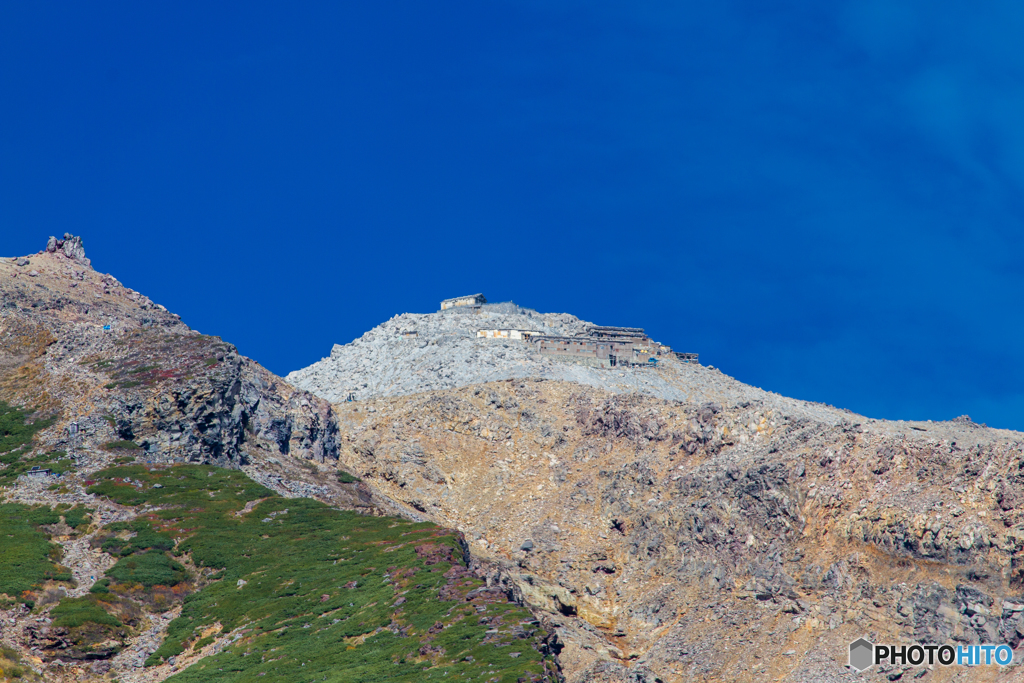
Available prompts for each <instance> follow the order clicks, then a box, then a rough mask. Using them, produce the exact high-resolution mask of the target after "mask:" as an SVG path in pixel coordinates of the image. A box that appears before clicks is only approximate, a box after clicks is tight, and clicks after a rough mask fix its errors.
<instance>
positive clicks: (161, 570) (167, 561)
mask: <svg viewBox="0 0 1024 683" xmlns="http://www.w3.org/2000/svg"><path fill="white" fill-rule="evenodd" d="M107 576H108V577H110V578H111V579H113V580H114V581H117V582H118V583H139V584H142V585H143V586H145V587H146V588H151V587H153V586H174V585H177V584H179V583H181V582H182V581H184V580H185V579H187V578H188V573H187V572H186V571H185V568H184V567H183V566H181V565H180V564H178V563H177V562H175V561H174V560H172V559H171V558H169V557H167V554H166V553H163V552H160V551H158V550H153V551H150V552H146V553H142V554H141V555H129V556H127V557H122V558H121V559H120V560H118V561H117V564H115V565H114V566H113V567H111V568H110V569H109V570H108V571H107Z"/></svg>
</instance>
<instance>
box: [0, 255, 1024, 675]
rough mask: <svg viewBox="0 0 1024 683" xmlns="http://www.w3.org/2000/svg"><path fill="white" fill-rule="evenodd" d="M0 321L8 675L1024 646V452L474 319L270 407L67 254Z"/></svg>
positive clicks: (554, 331) (964, 421)
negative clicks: (867, 646) (862, 646)
mask: <svg viewBox="0 0 1024 683" xmlns="http://www.w3.org/2000/svg"><path fill="white" fill-rule="evenodd" d="M33 272H34V273H35V274H34V275H33ZM0 293H2V295H3V305H2V306H0V401H3V403H2V404H0V485H2V486H3V487H4V488H3V489H0V491H2V496H3V497H2V502H0V530H2V531H6V533H5V534H4V533H0V558H2V559H0V593H3V594H5V596H6V597H4V596H0V609H2V612H0V623H2V624H4V630H3V631H2V632H0V640H2V646H3V648H4V649H3V650H0V669H3V670H4V671H5V672H6V673H7V675H8V676H10V672H11V671H12V670H14V669H18V670H19V672H20V674H21V676H22V677H23V679H25V680H32V679H33V678H35V679H43V680H55V681H64V680H70V679H72V678H75V679H81V680H111V679H113V678H115V677H116V679H117V680H119V681H132V682H135V681H138V682H140V683H141V681H159V680H163V679H164V678H168V677H170V678H171V679H174V680H181V681H185V680H204V681H205V680H224V681H249V680H252V681H257V680H261V679H262V680H281V681H293V680H294V681H313V680H329V681H356V680H358V681H370V680H372V681H378V680H379V681H421V680H434V679H437V680H442V679H444V680H463V679H464V680H482V681H483V680H486V681H503V682H504V681H528V680H536V681H539V680H549V681H554V680H564V681H568V682H569V683H583V682H590V681H599V682H601V681H603V682H609V683H610V682H612V681H615V682H626V681H628V682H630V683H656V682H658V681H661V682H662V683H669V682H677V681H764V680H772V681H788V682H797V681H806V682H815V683H817V682H824V683H828V682H830V681H847V680H854V679H855V676H856V675H857V674H855V673H854V672H853V671H852V670H851V669H850V668H848V666H847V662H848V659H847V658H848V654H849V652H850V649H849V648H850V644H851V643H853V642H855V641H857V640H858V639H861V638H864V639H867V640H868V641H870V642H872V643H878V644H885V643H891V644H893V645H901V644H902V645H912V644H914V643H925V644H945V643H948V644H952V645H956V646H969V645H973V644H996V643H1007V644H1008V645H1010V646H1011V647H1013V648H1019V647H1020V644H1021V642H1022V639H1024V554H1022V553H1024V474H1022V472H1024V438H1022V435H1021V434H1020V433H1017V432H1011V431H1004V430H994V429H989V428H987V427H985V426H983V425H978V424H975V423H973V422H972V421H971V420H970V418H968V417H966V416H964V417H961V418H957V419H956V420H952V421H948V422H892V421H884V420H874V419H869V418H866V417H863V416H860V415H856V414H854V413H852V412H850V411H846V410H842V409H838V408H834V407H831V406H825V405H821V404H815V403H808V402H804V401H798V400H795V399H790V398H786V397H783V396H780V395H778V394H775V393H772V392H769V391H763V390H761V389H758V388H755V387H750V386H748V385H745V384H743V383H742V382H740V381H737V380H736V379H734V378H731V377H729V376H727V375H726V374H724V373H723V372H721V371H720V370H717V369H714V368H710V367H704V366H701V365H699V364H697V363H695V362H692V361H694V360H695V358H693V357H692V356H688V355H685V354H683V355H681V356H677V355H676V353H675V351H692V349H686V348H681V349H675V350H673V349H670V348H669V347H668V346H665V345H664V344H659V343H657V342H654V341H653V340H650V339H648V338H647V337H646V336H645V335H644V334H643V332H642V331H641V330H633V329H628V328H602V327H599V326H596V325H594V324H592V323H590V322H587V321H583V320H579V319H578V318H576V317H575V316H572V315H570V314H566V313H558V314H547V313H540V312H537V311H533V310H531V309H527V308H523V307H521V306H517V305H515V304H511V303H503V304H488V303H485V302H484V301H483V298H482V297H469V298H467V299H468V303H469V304H470V305H468V306H457V307H454V308H446V309H445V310H442V311H438V312H435V313H430V314H402V315H398V316H395V317H394V318H392V319H391V320H389V321H387V322H385V323H383V324H382V325H380V326H379V327H377V328H375V329H374V330H371V331H369V332H367V333H366V334H365V335H363V336H362V337H361V338H360V339H357V340H355V341H353V342H351V343H349V344H344V345H335V346H334V347H333V349H332V351H331V353H330V355H329V356H328V357H327V358H324V359H323V360H321V361H320V362H318V363H315V364H314V365H312V366H310V367H308V368H305V369H301V370H297V371H295V372H293V373H290V374H289V375H288V377H287V378H285V379H284V380H282V379H281V378H278V377H275V376H274V375H273V374H272V373H270V372H268V371H266V370H265V369H263V368H262V367H260V366H259V365H258V364H257V363H255V362H254V361H252V360H249V359H246V358H244V357H242V356H241V355H240V354H238V352H237V350H235V349H234V347H232V346H231V345H230V344H228V343H226V342H224V341H222V340H220V339H218V338H216V337H207V336H204V335H200V334H198V333H196V332H194V331H193V330H190V329H189V328H188V327H187V326H186V325H185V324H184V323H182V322H181V321H180V320H179V319H178V317H177V316H175V315H174V314H172V313H170V312H168V311H166V310H165V309H163V308H162V307H160V306H159V305H157V304H155V303H153V302H151V301H150V300H148V299H147V298H146V297H145V296H143V295H141V294H139V293H137V292H133V291H131V290H129V289H127V288H125V287H123V286H121V285H120V284H119V283H118V282H117V281H116V280H114V279H113V278H112V277H111V276H106V275H102V274H99V273H96V272H95V271H94V270H92V268H91V267H90V266H89V264H88V263H87V260H86V259H85V255H84V249H83V248H82V244H81V240H79V239H77V238H74V237H73V236H70V235H67V236H65V239H64V240H57V239H53V240H51V242H50V243H49V244H48V249H47V251H44V252H41V253H40V254H36V255H31V256H28V257H21V258H18V259H13V260H12V259H5V260H2V261H0ZM602 322H615V321H602ZM108 327H109V329H106V328H108ZM523 337H526V339H524V338H523ZM664 341H667V342H671V341H673V340H664ZM325 343H328V342H327V340H325ZM613 361H614V362H613ZM33 468H38V469H35V470H34V469H33ZM47 470H48V471H47ZM1022 655H1024V653H1021V652H1019V651H1018V652H1017V656H1015V661H1017V662H1019V661H1020V660H1021V656H1022ZM859 676H861V677H863V678H864V679H866V680H878V681H890V680H891V681H896V680H925V681H951V680H958V681H965V680H970V681H1013V680H1019V679H1020V674H1019V672H1018V670H1017V669H1016V667H1010V668H1003V667H999V666H997V665H994V664H993V665H989V666H977V667H970V668H969V667H960V666H948V667H947V666H942V665H938V664H936V665H934V666H932V667H930V668H929V667H928V666H926V665H925V666H917V665H913V664H909V663H906V662H903V663H892V662H883V663H881V664H879V665H874V666H871V667H870V668H868V669H867V670H866V671H864V672H863V673H861V674H859ZM267 677H269V678H267Z"/></svg>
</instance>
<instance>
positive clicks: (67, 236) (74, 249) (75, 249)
mask: <svg viewBox="0 0 1024 683" xmlns="http://www.w3.org/2000/svg"><path fill="white" fill-rule="evenodd" d="M47 246H49V245H47ZM61 249H62V251H63V252H64V255H65V256H67V257H68V258H69V259H72V260H74V261H78V262H79V263H84V264H87V265H88V264H89V259H87V258H86V257H85V247H84V246H83V245H82V238H81V237H79V236H78V235H72V234H71V233H70V232H66V233H64V244H63V245H62V246H61Z"/></svg>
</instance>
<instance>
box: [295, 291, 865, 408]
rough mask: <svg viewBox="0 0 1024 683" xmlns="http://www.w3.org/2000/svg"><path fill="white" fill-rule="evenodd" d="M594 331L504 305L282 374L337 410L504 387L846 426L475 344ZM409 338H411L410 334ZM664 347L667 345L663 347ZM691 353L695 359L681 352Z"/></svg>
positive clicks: (650, 371)
mask: <svg viewBox="0 0 1024 683" xmlns="http://www.w3.org/2000/svg"><path fill="white" fill-rule="evenodd" d="M592 324H593V323H590V322H587V321H584V320H580V319H579V318H577V317H576V316H574V315H571V314H568V313H538V312H536V311H533V310H530V309H526V308H521V307H519V306H516V305H515V304H511V303H501V304H484V305H483V306H481V307H480V308H455V309H449V310H446V311H439V312H436V313H428V314H417V313H403V314H401V315H396V316H394V317H393V318H391V319H390V320H388V321H386V322H384V323H382V324H380V325H378V326H377V327H375V328H373V329H372V330H370V331H368V332H367V333H366V334H364V335H363V336H362V337H359V338H358V339H355V340H354V341H351V342H349V343H348V344H344V345H341V344H336V345H335V346H334V348H333V350H332V351H331V355H330V356H328V357H326V358H323V359H321V360H320V361H319V362H316V363H314V364H312V365H310V366H308V367H306V368H303V369H301V370H295V371H293V372H291V373H289V374H288V375H287V376H286V377H285V379H286V380H287V381H288V382H290V383H291V384H292V385H294V386H296V387H298V388H300V389H303V390H306V391H309V392H311V393H313V394H315V395H316V396H319V397H321V398H323V399H326V400H328V401H331V402H333V403H340V402H342V401H345V400H346V399H347V397H348V396H349V394H352V396H353V398H354V399H355V400H367V399H375V398H385V397H391V396H407V395H410V394H416V393H420V392H424V391H435V390H440V389H451V388H455V387H462V386H469V385H473V384H482V383H484V382H494V381H500V380H506V379H522V378H539V379H547V380H561V381H567V382H575V383H577V384H583V385H588V386H592V387H596V388H600V389H605V390H608V391H612V392H615V393H626V392H641V393H644V394H648V395H651V396H655V397H657V398H662V399H666V400H677V401H698V402H703V401H717V402H724V403H727V404H730V405H731V404H735V403H740V402H742V401H752V400H758V401H765V402H766V403H768V404H771V405H780V406H781V405H782V404H785V405H786V407H787V409H788V410H790V411H795V412H796V414H798V415H803V416H807V417H814V418H815V419H818V420H822V421H824V422H826V423H829V424H835V423H837V422H840V421H842V420H843V419H847V418H848V417H849V415H850V414H849V413H848V412H847V411H841V410H837V409H835V408H831V407H829V406H824V405H821V404H816V403H808V402H805V401H800V400H797V399H790V398H786V397H784V396H780V395H779V394H774V393H771V392H766V391H762V390H761V389H758V388H756V387H752V386H749V385H746V384H743V383H742V382H739V381H737V380H735V379H733V378H732V377H729V376H728V375H725V374H723V373H722V372H720V371H718V370H716V369H714V368H711V367H705V366H700V365H690V364H686V363H682V362H680V361H677V360H676V359H675V358H674V357H671V356H670V357H667V358H664V357H663V359H662V361H661V363H660V364H659V365H660V367H658V368H656V369H655V368H623V367H618V368H595V367H589V366H585V365H580V364H577V363H574V362H572V361H570V360H563V359H559V358H557V357H551V356H542V355H540V354H537V353H533V352H532V349H531V347H530V345H529V344H527V343H526V342H524V341H519V340H514V339H486V338H479V337H477V332H478V331H479V330H483V329H521V330H537V331H538V332H542V333H544V334H549V335H560V336H575V335H578V334H584V333H585V331H586V329H587V327H588V326H590V325H592ZM414 333H415V334H414ZM666 341H668V340H666ZM681 350H684V351H691V350H692V349H681Z"/></svg>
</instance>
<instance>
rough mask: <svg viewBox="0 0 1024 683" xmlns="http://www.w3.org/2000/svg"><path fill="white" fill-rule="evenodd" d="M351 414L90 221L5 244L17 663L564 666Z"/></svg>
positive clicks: (3, 479) (176, 667) (21, 672)
mask: <svg viewBox="0 0 1024 683" xmlns="http://www.w3.org/2000/svg"><path fill="white" fill-rule="evenodd" d="M340 437H341V435H340V432H339V423H338V420H337V417H336V415H335V414H334V412H333V410H332V408H331V406H330V405H329V404H328V403H327V402H326V401H324V400H323V399H320V398H318V397H316V396H314V395H312V394H310V393H308V392H305V391H302V390H297V389H295V388H294V387H293V386H291V385H290V384H288V383H287V382H284V381H282V380H281V379H280V378H278V377H276V376H274V375H273V374H272V373H270V372H268V371H267V370H265V369H264V368H262V367H260V366H259V365H258V364H257V363H255V362H253V361H252V360H249V359H247V358H245V357H243V356H241V355H239V354H238V352H237V350H236V349H235V348H234V347H233V346H232V345H230V344H228V343H226V342H224V341H222V340H221V339H219V338H216V337H209V336H206V335H202V334H199V333H198V332H196V331H194V330H191V329H190V328H189V327H188V326H187V325H185V324H184V323H182V322H181V321H180V319H179V318H178V316H177V315H175V314H172V313H170V312H168V311H167V310H166V309H165V308H164V307H163V306H160V305H159V304H156V303H154V302H152V301H151V300H149V299H148V298H147V297H146V296H144V295H142V294H140V293H138V292H135V291H133V290H131V289H129V288H127V287H124V286H123V285H121V284H120V283H119V282H118V281H117V280H116V279H115V278H113V277H112V276H110V275H105V274H102V273H98V272H96V271H95V270H93V268H92V267H91V264H90V262H89V260H88V259H87V258H86V257H85V252H84V247H83V245H82V241H81V239H80V238H77V237H73V236H71V235H65V237H64V239H62V240H58V239H56V238H51V240H50V241H49V243H48V244H47V249H46V250H45V251H41V252H39V253H38V254H34V255H31V256H28V257H18V258H14V259H9V258H7V259H0V680H13V679H20V680H46V681H83V680H97V681H99V680H104V681H113V680H117V681H120V682H121V683H141V682H143V681H161V680H164V679H166V678H168V677H173V678H176V679H178V680H225V681H228V680H231V681H243V680H244V681H249V680H278V681H311V680H313V679H314V678H315V680H318V681H319V680H330V681H339V682H340V681H346V682H347V681H362V680H379V681H399V680H401V681H405V680H409V679H410V678H421V679H422V678H430V677H433V676H437V677H441V676H442V675H444V674H446V673H451V674H452V676H454V677H458V678H466V679H473V680H490V681H502V682H508V683H512V682H515V681H542V680H545V681H554V680H555V679H557V678H558V675H559V674H558V666H557V660H556V658H555V653H554V650H553V649H552V642H550V638H549V636H548V632H547V631H546V630H545V628H544V627H543V626H542V625H541V624H540V623H539V622H538V621H536V620H535V619H534V618H533V617H532V616H531V615H530V614H529V612H527V611H526V610H525V609H523V608H522V607H520V606H518V605H515V604H514V603H512V602H510V601H509V599H508V597H507V596H506V594H505V593H504V592H503V590H502V589H501V588H500V587H490V586H488V585H487V584H486V583H485V581H484V580H482V579H481V578H480V577H478V576H477V575H475V574H474V573H473V572H472V571H470V570H469V569H467V568H466V566H465V564H466V561H467V559H468V553H467V552H466V548H465V544H464V539H463V538H462V537H461V536H460V535H459V534H458V533H457V532H454V531H451V530H448V529H444V528H440V527H437V526H435V525H432V524H429V523H418V524H412V523H409V522H408V521H406V520H402V519H398V518H395V517H389V516H387V514H388V513H389V512H391V511H394V510H395V509H396V507H395V506H394V504H392V503H391V502H390V501H388V500H387V499H385V498H383V497H380V496H377V495H376V494H375V493H374V492H373V490H372V489H370V488H369V487H367V486H366V485H365V484H363V483H361V482H359V481H358V480H357V479H355V478H353V477H351V476H349V475H347V474H344V473H340V472H339V471H338V469H337V467H338V464H337V457H338V451H339V444H340ZM344 511H350V512H344ZM351 511H356V512H358V513H360V514H354V513H353V512H351ZM262 676H269V678H266V679H261V678H258V677H262Z"/></svg>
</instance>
